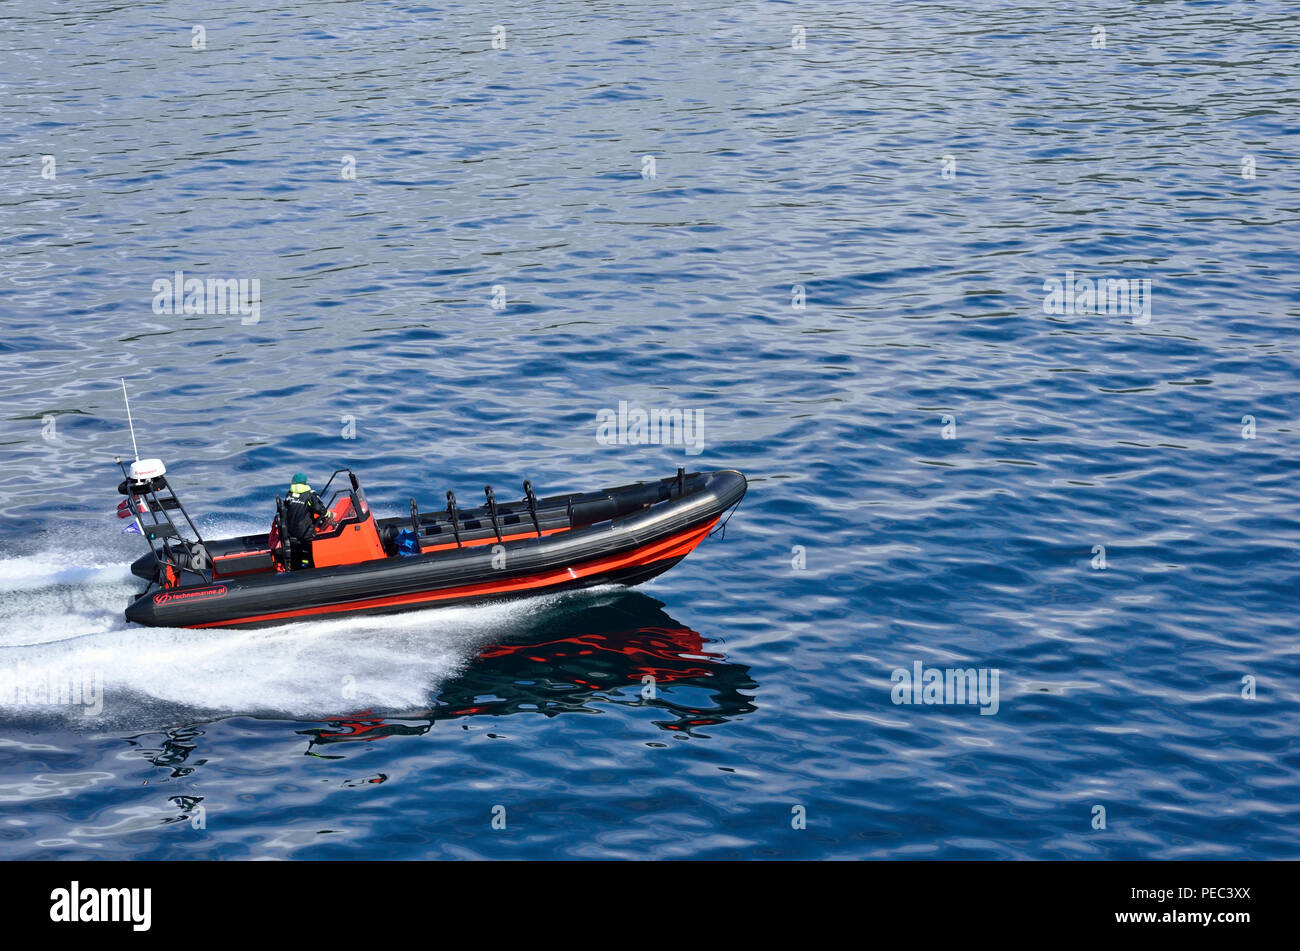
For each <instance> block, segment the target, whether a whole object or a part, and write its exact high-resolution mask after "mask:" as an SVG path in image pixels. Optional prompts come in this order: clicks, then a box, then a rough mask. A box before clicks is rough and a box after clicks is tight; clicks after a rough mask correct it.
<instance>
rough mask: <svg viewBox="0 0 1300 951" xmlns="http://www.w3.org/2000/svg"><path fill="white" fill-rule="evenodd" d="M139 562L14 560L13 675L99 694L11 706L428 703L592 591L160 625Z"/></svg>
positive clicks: (97, 708)
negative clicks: (515, 634)
mask: <svg viewBox="0 0 1300 951" xmlns="http://www.w3.org/2000/svg"><path fill="white" fill-rule="evenodd" d="M128 569H129V566H108V565H103V564H97V563H91V564H82V565H78V564H75V563H74V562H73V560H72V558H71V556H67V555H64V554H61V553H49V552H46V553H41V554H37V555H30V556H23V557H19V558H12V559H0V577H5V578H12V579H13V582H14V583H12V584H9V585H8V586H7V587H6V588H4V589H0V675H3V674H7V675H8V676H9V677H10V678H11V679H12V678H19V679H20V680H21V679H25V680H28V681H33V680H40V681H44V680H50V679H55V680H63V681H67V682H72V683H76V684H78V685H82V687H83V691H82V692H83V693H86V694H89V695H92V696H93V697H94V698H95V700H94V701H92V700H90V699H88V700H87V701H86V702H84V703H67V704H60V705H52V704H49V703H48V702H45V701H41V702H31V701H30V693H31V691H30V690H28V691H27V694H25V695H24V696H18V695H17V694H16V693H15V692H14V691H8V692H7V693H8V695H7V696H6V695H4V693H0V714H3V713H19V712H21V713H22V714H23V715H24V717H25V719H27V720H29V721H30V720H31V719H33V718H35V719H40V717H41V715H42V714H44V715H46V716H48V717H50V718H53V719H58V720H66V721H68V722H70V723H71V724H72V725H75V726H79V727H83V728H93V729H105V728H108V729H124V728H130V727H134V726H139V725H142V724H143V723H145V722H147V721H148V718H150V717H153V716H156V715H157V711H158V709H159V707H165V708H167V709H168V710H169V711H171V715H172V716H179V717H182V718H184V717H189V718H197V717H200V716H212V715H220V714H227V713H236V712H240V713H251V714H257V715H262V716H289V717H318V716H331V715H338V714H339V713H341V712H346V711H349V710H361V709H366V710H370V711H373V712H384V711H396V710H410V709H423V708H426V707H428V706H429V705H430V703H431V699H430V698H431V696H432V695H434V694H435V693H436V691H437V689H438V687H439V685H440V684H442V683H443V682H444V681H446V680H447V679H448V678H449V677H451V676H453V675H455V674H456V673H457V672H459V671H461V670H463V669H464V667H465V665H466V663H467V662H468V660H469V659H470V658H472V657H473V656H474V655H475V654H476V652H477V650H478V649H479V648H480V647H481V646H483V645H484V644H486V643H489V642H491V641H492V640H494V639H500V638H502V637H503V636H506V635H507V634H508V633H509V632H510V631H511V630H513V629H516V628H518V627H519V626H521V625H525V626H526V624H527V623H528V622H529V620H530V619H535V618H536V617H538V616H539V615H541V614H543V613H544V612H546V611H548V610H551V609H552V608H554V607H555V606H556V605H559V604H562V603H565V602H566V601H567V600H571V599H572V598H573V597H578V595H553V596H544V597H539V598H530V599H524V600H518V601H509V602H503V603H500V604H494V605H486V606H481V607H450V608H437V609H430V610H425V611H413V612H408V613H404V614H399V615H391V616H384V617H380V618H374V617H370V618H367V617H360V618H337V619H329V620H318V621H303V622H298V623H293V624H286V625H281V626H278V627H272V628H264V629H258V630H188V629H176V628H152V627H141V626H138V625H132V624H127V622H126V621H125V619H124V618H123V616H122V610H123V608H124V607H125V605H126V603H127V602H128V600H129V598H131V597H133V596H134V595H135V594H136V593H137V592H138V591H139V590H140V588H141V587H142V584H143V583H142V582H139V581H138V580H137V579H134V578H131V580H130V581H125V580H123V577H122V576H123V575H126V576H127V577H130V573H129V570H128ZM25 572H32V573H37V572H40V573H42V574H31V575H28V574H25ZM24 699H27V700H28V702H24ZM92 712H93V716H92Z"/></svg>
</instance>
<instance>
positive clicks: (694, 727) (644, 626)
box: [298, 591, 758, 756]
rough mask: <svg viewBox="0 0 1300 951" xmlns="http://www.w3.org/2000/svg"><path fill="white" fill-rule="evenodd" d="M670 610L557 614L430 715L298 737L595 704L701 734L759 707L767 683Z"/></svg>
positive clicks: (630, 604)
mask: <svg viewBox="0 0 1300 951" xmlns="http://www.w3.org/2000/svg"><path fill="white" fill-rule="evenodd" d="M712 647H714V645H706V643H705V640H704V638H703V637H702V636H701V635H700V634H699V633H697V632H696V631H693V630H691V629H690V628H688V627H685V626H683V625H682V624H680V623H678V622H677V621H675V620H673V618H671V617H669V616H668V614H666V613H665V612H664V610H663V604H662V602H660V601H657V600H655V599H654V598H651V597H649V596H647V595H644V594H641V593H640V592H635V591H629V592H626V593H620V594H618V595H616V596H614V597H611V598H607V599H602V600H598V601H595V602H592V601H590V600H588V599H581V600H579V601H576V602H571V603H568V604H566V605H564V606H562V607H556V608H553V609H550V610H548V611H547V612H546V613H545V614H544V615H543V616H542V617H541V618H539V619H538V620H537V621H536V622H535V623H534V624H533V625H532V626H531V627H529V628H528V629H526V630H520V631H518V632H515V633H513V634H512V635H511V636H510V637H509V638H507V639H504V640H503V641H502V642H500V643H495V644H491V645H489V646H487V647H485V648H483V649H482V650H480V652H479V654H478V656H477V657H476V658H475V659H474V660H473V661H472V662H471V664H470V666H469V668H468V669H467V670H466V671H465V672H464V673H462V674H460V675H459V676H457V677H456V678H455V679H453V680H450V681H448V682H447V683H446V684H444V685H443V686H442V688H441V689H440V690H439V692H438V694H437V696H436V698H435V701H434V704H435V705H434V706H433V707H432V708H431V709H429V710H424V711H418V712H411V713H406V714H402V715H396V716H394V715H384V716H371V715H370V714H369V711H363V712H360V713H356V714H353V715H350V716H346V717H339V718H338V719H334V720H329V721H326V725H325V726H322V727H317V728H312V729H308V730H300V731H298V732H299V733H300V734H302V735H305V736H310V737H311V744H310V747H311V748H309V750H308V753H309V754H311V755H316V756H328V755H329V754H325V753H321V752H317V750H316V749H315V748H317V747H322V746H327V745H329V744H333V743H341V742H367V741H372V740H377V739H381V738H383V737H388V736H412V735H420V734H423V733H427V732H428V731H429V730H431V729H432V728H433V726H434V724H435V723H437V722H439V721H455V720H460V719H462V718H465V717H483V716H494V717H499V716H510V715H512V714H518V713H534V714H537V713H540V714H543V715H545V716H552V717H553V716H558V715H560V714H563V713H591V712H594V705H595V704H600V705H610V704H617V705H626V706H642V707H653V708H654V709H656V710H658V711H662V713H663V714H664V716H663V718H661V719H656V720H655V721H654V723H655V725H656V726H658V727H660V728H661V729H664V730H668V731H672V732H677V733H681V734H685V735H689V736H701V735H703V734H700V733H699V732H698V731H699V730H700V729H701V728H705V727H712V726H716V725H718V724H722V723H726V722H727V721H728V720H731V719H734V718H736V717H739V716H743V715H744V714H747V713H749V712H751V711H752V710H754V709H755V705H754V701H753V698H752V697H751V696H748V695H747V693H749V692H752V691H754V690H755V689H757V687H758V685H757V684H756V683H755V682H754V681H753V680H752V679H751V678H750V676H749V668H748V667H746V666H744V665H742V664H735V663H731V662H729V661H727V660H726V658H725V657H724V656H723V655H722V654H721V653H720V652H718V651H717V650H716V649H711V648H712Z"/></svg>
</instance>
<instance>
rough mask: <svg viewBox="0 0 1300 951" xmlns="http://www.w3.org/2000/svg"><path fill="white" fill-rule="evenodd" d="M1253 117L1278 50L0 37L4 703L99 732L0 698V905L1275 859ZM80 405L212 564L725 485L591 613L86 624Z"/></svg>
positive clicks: (1133, 28) (179, 27)
mask: <svg viewBox="0 0 1300 951" xmlns="http://www.w3.org/2000/svg"><path fill="white" fill-rule="evenodd" d="M498 25H500V26H502V27H504V29H505V32H504V41H505V48H504V49H494V48H493V37H494V34H493V27H495V26H498ZM195 26H202V27H203V32H202V33H201V34H197V35H196V33H195V30H194V28H195ZM1097 26H1104V27H1105V42H1104V47H1102V46H1101V45H1100V43H1099V40H1100V34H1099V33H1098V32H1097V31H1096V30H1095V29H1094V28H1095V27H1097ZM798 28H802V32H801V31H800V29H798ZM497 35H498V36H500V35H501V34H500V32H499V31H498V33H497ZM801 41H802V42H803V43H804V48H802V49H797V48H795V47H796V46H798V45H800V43H801ZM196 45H198V46H202V47H204V48H201V49H199V48H195V46H196ZM1298 76H1300V15H1298V14H1297V11H1296V9H1295V8H1294V7H1293V6H1290V5H1287V4H1280V3H1274V2H1267V0H1263V2H1255V3H1224V4H1218V3H1149V4H1142V5H1138V6H1130V5H1127V4H1117V3H1100V4H1089V5H1087V6H1086V7H1080V8H1078V9H1068V10H1067V9H1054V10H1053V11H1051V12H1047V13H1045V12H1042V11H1040V10H1037V9H1035V8H1034V7H1031V6H1025V5H1021V4H1018V3H1010V2H980V3H975V4H949V3H908V4H883V3H871V4H866V3H847V2H845V3H838V4H809V5H806V4H800V5H793V4H787V3H752V4H739V5H737V4H734V3H721V2H716V3H704V4H694V3H693V4H672V3H656V2H649V3H637V4H617V3H608V2H590V3H588V2H558V3H547V4H530V5H527V6H526V8H524V9H510V10H509V11H507V10H506V9H505V8H502V7H500V6H499V5H490V4H489V5H479V4H474V3H470V4H448V5H426V4H415V3H385V2H343V0H336V2H317V3H312V4H303V5H301V6H300V7H299V8H292V7H291V8H289V9H285V8H284V5H272V4H256V3H250V2H248V0H236V2H227V3H221V4H199V3H186V2H178V3H165V4H164V3H134V4H121V3H104V2H100V0H87V2H82V3H75V4H71V3H68V4H64V3H37V2H21V0H20V2H10V3H7V4H5V6H4V7H3V8H2V9H0V93H2V94H0V241H2V242H3V246H2V247H3V254H0V319H2V320H3V337H2V338H0V410H2V412H0V443H2V444H3V447H4V459H5V465H4V467H3V468H2V469H0V487H3V490H4V506H3V508H4V513H3V516H2V518H0V671H2V672H4V673H5V674H6V676H8V677H9V678H10V679H12V678H14V677H18V676H32V675H33V672H42V671H60V672H69V671H76V672H85V673H87V674H88V675H90V676H91V677H92V678H97V679H98V680H99V681H102V684H103V691H104V695H103V709H102V711H101V715H99V716H87V715H85V711H84V710H83V709H81V708H77V707H72V706H67V705H64V706H50V705H48V704H42V703H40V702H21V699H20V698H17V697H15V696H13V695H10V696H7V697H0V802H2V803H3V809H2V810H0V855H3V856H5V857H10V858H38V857H104V858H119V857H146V858H262V857H274V858H281V857H283V858H363V857H364V858H386V857H397V858H417V857H476V856H484V857H528V858H546V857H562V858H585V857H638V858H639V857H692V858H728V857H793V858H813V857H867V858H895V857H922V858H927V857H935V858H973V857H996V858H1013V857H1014V858H1058V857H1064V858H1081V859H1092V858H1122V857H1129V858H1191V857H1198V858H1233V857H1296V856H1297V854H1300V752H1298V751H1297V741H1296V738H1297V732H1298V727H1300V715H1298V710H1300V689H1298V688H1297V683H1300V640H1298V638H1297V632H1296V623H1295V601H1296V592H1297V591H1298V590H1300V559H1297V554H1296V545H1297V541H1298V540H1300V489H1298V488H1297V463H1296V460H1297V426H1296V419H1297V418H1298V417H1300V397H1298V396H1297V376H1298V373H1297V371H1298V369H1300V361H1298V360H1297V344H1298V342H1300V340H1298V335H1300V331H1298V330H1297V328H1298V327H1300V324H1298V323H1297V320H1298V319H1300V289H1298V286H1300V282H1298V281H1297V273H1296V272H1297V263H1300V199H1298V198H1297V187H1296V183H1297V181H1298V180H1300V178H1298V176H1297V171H1298V168H1297V160H1296V154H1297V146H1300V136H1298V135H1297V126H1296V117H1297V114H1298V111H1300V94H1297V82H1298V80H1297V77H1298ZM45 156H52V157H53V160H52V164H51V161H50V160H49V159H45V158H43V157H45ZM646 156H651V157H653V170H651V168H650V164H649V162H648V160H647V159H646V158H645V157H646ZM349 157H350V158H349ZM43 171H44V172H45V175H44V176H43V174H42V173H43ZM353 171H354V172H355V177H352V172H353ZM651 171H653V174H651ZM51 175H52V177H51ZM177 271H181V272H183V273H184V274H185V275H186V276H196V277H200V278H204V279H207V278H221V279H226V278H230V279H236V280H238V279H246V280H252V279H256V280H258V281H259V282H260V284H259V287H260V306H259V310H258V313H257V314H256V320H255V321H254V320H253V319H252V317H251V315H250V316H248V317H245V318H243V319H241V316H240V315H238V314H219V313H188V314H187V313H158V312H156V311H155V307H154V298H155V291H154V284H155V282H156V281H160V280H167V279H171V278H172V276H173V275H174V274H175V272H177ZM1067 272H1071V273H1072V274H1073V276H1074V278H1076V279H1084V278H1086V279H1090V280H1097V279H1101V280H1102V281H1103V282H1104V281H1105V279H1114V280H1120V279H1123V280H1126V281H1130V282H1133V283H1134V284H1135V285H1136V286H1141V285H1140V283H1139V282H1141V281H1150V288H1151V290H1150V296H1149V297H1147V298H1146V299H1145V304H1144V305H1143V306H1142V307H1141V308H1136V309H1135V310H1136V312H1133V313H1104V314H1098V313H1090V312H1087V310H1088V309H1087V307H1086V306H1085V307H1082V308H1075V312H1073V313H1068V312H1067V313H1047V312H1045V311H1047V310H1050V309H1051V308H1045V306H1044V298H1045V296H1047V294H1046V293H1045V292H1046V291H1047V290H1048V289H1050V287H1051V283H1050V281H1051V279H1057V280H1064V279H1065V278H1066V275H1067ZM1045 285H1046V287H1045ZM796 286H797V287H796ZM799 288H802V294H803V304H802V307H799V306H796V305H797V304H799V300H798V297H799ZM494 297H495V298H496V304H497V305H498V306H496V307H494V306H493V301H494ZM502 304H504V306H500V305H502ZM1147 305H1149V306H1147ZM1080 311H1082V312H1080ZM119 377H125V378H126V379H127V383H128V386H129V387H130V388H131V392H132V395H133V399H134V401H135V402H134V404H133V408H134V410H135V419H136V425H137V430H138V433H139V436H140V439H141V441H142V449H144V448H146V447H147V449H148V451H149V452H150V453H156V454H158V455H161V456H163V457H164V458H165V459H166V460H167V463H168V465H169V468H170V470H171V474H172V476H173V477H174V482H175V484H176V485H177V486H178V487H179V488H180V490H181V491H182V495H183V497H184V498H185V499H186V501H187V503H188V504H189V506H190V507H191V510H192V511H194V512H196V513H199V522H200V525H201V527H202V528H203V530H204V531H205V533H207V534H210V535H212V536H223V535H229V534H236V533H243V532H253V531H258V530H264V527H265V525H266V524H267V522H268V520H269V518H270V515H271V511H272V507H271V500H272V497H273V495H274V493H275V492H277V491H283V490H284V484H285V482H286V481H287V478H288V476H289V475H290V474H292V472H294V471H295V470H297V469H305V470H306V471H308V472H309V473H311V474H312V477H313V478H314V479H316V480H317V482H318V483H319V482H322V481H323V480H324V477H325V476H326V475H327V474H328V472H329V471H330V470H332V469H334V468H335V467H336V466H339V465H352V466H354V467H355V468H357V470H358V471H359V472H360V473H361V474H362V477H363V479H364V480H365V482H366V485H367V488H368V492H369V495H370V497H371V499H372V501H373V502H375V504H376V506H377V507H378V508H380V509H381V510H382V511H383V513H384V514H398V513H400V512H402V511H404V510H405V508H406V505H407V501H406V500H407V498H408V497H410V496H412V495H414V496H416V497H417V498H420V499H423V500H427V501H426V502H425V506H424V507H425V508H428V509H432V508H434V507H435V506H434V503H435V501H436V500H438V499H440V498H441V497H442V494H443V492H444V491H445V489H446V488H448V487H454V488H456V489H457V490H458V492H459V493H460V494H461V495H462V496H464V497H473V496H475V495H476V494H477V492H478V490H479V487H481V486H482V485H483V484H484V483H487V482H490V483H492V484H493V485H495V486H497V487H498V492H499V493H504V494H505V496H506V497H510V496H513V494H514V492H515V491H516V490H515V489H510V490H507V489H504V488H502V487H503V486H518V484H519V481H520V480H521V479H523V478H525V477H527V478H530V479H531V480H532V481H533V482H534V484H536V485H537V486H538V488H539V490H541V491H543V492H559V491H568V490H581V489H590V488H597V487H601V486H607V485H617V484H621V483H625V482H629V481H633V480H635V479H639V478H652V477H653V478H658V477H660V476H664V475H668V474H671V473H672V472H673V471H674V469H675V468H676V467H677V466H678V465H686V466H688V467H690V468H691V469H714V468H725V467H734V468H737V469H740V470H742V471H744V472H745V473H746V474H747V476H748V477H749V479H750V491H749V495H748V496H747V498H746V500H745V502H744V504H742V506H741V507H740V509H739V510H738V512H737V514H736V516H735V517H734V518H733V519H732V520H731V522H730V524H729V526H728V528H727V531H726V535H725V537H718V536H715V537H713V538H711V539H709V540H708V541H706V542H705V544H704V545H703V546H701V548H700V549H699V550H698V551H697V552H696V553H695V554H693V555H692V556H691V557H690V558H688V559H687V560H686V561H684V562H683V563H682V564H681V565H679V566H678V567H676V568H674V569H673V570H672V571H671V572H669V573H668V574H666V575H664V576H663V577H661V578H660V579H658V580H657V581H655V582H654V583H653V584H651V585H649V586H646V587H644V588H641V589H637V590H636V591H632V592H627V591H624V590H622V589H602V590H598V591H595V592H590V593H586V594H576V595H566V596H560V597H551V598H546V599H536V600H531V601H523V602H515V603H510V604H504V605H497V606H492V607H486V608H455V609H447V610H442V611H433V612H420V613H411V614H407V615H402V616H399V617H397V618H387V619H379V620H348V621H321V622H311V623H303V624H294V625H288V626H285V627H280V628H273V629H267V630H261V631H249V632H235V631H217V632H212V631H182V630H166V629H143V628H136V627H128V626H127V625H126V623H125V621H124V620H123V618H122V614H121V612H122V609H123V607H124V606H125V604H126V601H127V599H128V598H129V597H130V596H131V595H132V594H133V593H134V592H135V591H136V590H137V589H138V587H137V585H136V584H135V582H134V579H132V578H131V576H130V575H129V573H128V572H127V567H126V566H127V565H128V564H129V562H130V561H131V560H132V559H133V558H134V557H136V556H137V555H138V554H139V553H140V551H141V549H140V546H139V539H138V538H137V537H134V536H122V535H119V534H118V530H119V527H120V523H118V521H117V520H116V519H114V518H113V517H112V509H113V506H114V505H115V503H116V501H117V496H116V494H115V485H116V482H117V480H118V478H119V477H118V476H117V475H116V474H115V473H116V469H115V467H114V465H113V462H112V459H113V455H114V454H124V455H127V454H129V452H130V439H129V436H128V435H127V433H126V429H125V423H126V420H125V414H124V412H123V408H122V403H121V393H120V389H119V387H118V382H117V381H118V378H119ZM620 401H627V402H628V403H629V404H630V405H632V406H641V407H649V408H663V409H674V408H675V409H683V410H688V411H698V412H699V413H700V414H701V415H702V419H703V421H704V426H703V431H702V437H703V446H702V448H701V447H693V448H692V447H685V446H674V445H646V446H637V445H625V446H607V445H602V444H600V443H599V442H597V440H596V438H595V434H596V418H597V414H598V413H599V412H600V411H601V410H602V409H605V408H616V407H617V406H618V404H619V402H620ZM696 448H699V449H701V451H698V452H697V451H694V449H696ZM688 449H690V450H691V451H687V450H688ZM1103 565H1104V567H1103ZM917 663H920V664H921V665H923V667H926V668H979V669H988V670H996V671H997V672H998V674H999V689H1000V692H999V696H998V703H997V710H996V713H995V714H993V715H980V712H979V709H978V708H977V707H976V706H972V705H926V704H921V705H911V704H907V705H903V704H896V703H894V702H893V699H894V698H893V696H892V693H891V688H892V687H893V680H892V676H891V675H892V672H893V671H895V670H896V669H898V668H902V669H905V670H908V671H911V670H912V669H913V665H915V664H917ZM647 674H649V675H650V676H653V677H654V678H655V684H656V690H655V692H654V695H653V696H645V695H643V678H644V677H645V676H646V675H647ZM1251 694H1253V699H1251V698H1250V695H1251ZM28 700H29V701H30V700H31V698H28ZM497 807H503V808H504V812H502V810H501V809H498V808H497ZM1097 807H1103V808H1104V810H1105V827H1104V828H1098V827H1097V826H1098V825H1099V813H1098V809H1097ZM501 815H504V817H505V820H506V823H505V828H504V829H501V828H493V818H494V816H501ZM801 818H802V819H803V820H804V821H806V828H796V827H795V826H798V825H799V824H800V821H799V820H800V819H801ZM498 824H500V823H499V822H498Z"/></svg>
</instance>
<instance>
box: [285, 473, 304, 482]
mask: <svg viewBox="0 0 1300 951" xmlns="http://www.w3.org/2000/svg"><path fill="white" fill-rule="evenodd" d="M298 482H301V483H303V484H304V485H305V484H306V483H307V475H306V473H303V472H295V473H294V474H293V481H292V482H290V483H289V484H290V485H293V484H295V483H298Z"/></svg>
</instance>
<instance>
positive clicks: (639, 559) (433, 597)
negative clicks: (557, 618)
mask: <svg viewBox="0 0 1300 951" xmlns="http://www.w3.org/2000/svg"><path fill="white" fill-rule="evenodd" d="M720 517H721V516H719V518H720ZM717 523H718V519H717V518H714V519H713V520H712V521H710V522H709V523H708V524H706V525H703V526H701V527H699V528H692V529H689V530H687V531H685V532H682V533H680V534H677V535H672V536H669V537H668V538H664V539H661V540H659V541H657V542H652V543H650V544H649V545H645V546H643V547H641V548H638V549H636V550H635V551H632V552H631V553H629V554H627V555H620V556H618V557H614V558H598V559H596V560H594V561H588V562H584V563H583V564H581V565H573V566H570V567H568V568H557V569H554V570H552V571H546V572H542V573H540V574H535V575H524V576H523V577H520V578H512V579H510V580H509V581H498V582H482V583H480V584H471V585H464V586H462V587H459V588H447V589H445V590H442V591H420V592H416V593H414V594H399V595H391V596H389V597H384V598H367V599H365V600H362V601H349V602H346V603H344V604H329V605H322V606H321V607H316V608H300V609H298V610H295V611H276V612H274V613H271V614H258V615H251V616H248V617H241V618H232V619H230V620H229V621H211V622H209V623H207V624H193V625H190V626H191V627H194V628H201V627H227V626H229V625H232V624H248V623H251V622H255V621H276V620H282V619H284V618H293V617H307V616H309V615H314V614H343V613H347V612H351V611H365V610H368V609H370V608H378V607H392V606H395V605H399V604H423V603H427V602H430V601H446V600H448V599H449V598H462V597H473V596H474V595H477V594H496V593H505V592H510V591H527V590H530V589H533V588H546V587H550V586H551V585H556V584H562V583H564V582H566V581H575V580H577V579H579V578H586V577H589V576H591V575H596V574H600V573H601V572H603V571H609V570H611V569H617V568H626V567H628V566H630V565H637V564H650V563H652V562H656V561H664V560H666V559H669V558H678V557H684V556H685V555H688V554H690V553H691V552H692V551H694V550H695V547H696V546H697V545H699V543H700V542H702V541H703V540H704V538H705V536H706V535H708V534H709V531H710V529H712V528H713V526H714V525H716V524H717Z"/></svg>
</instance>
